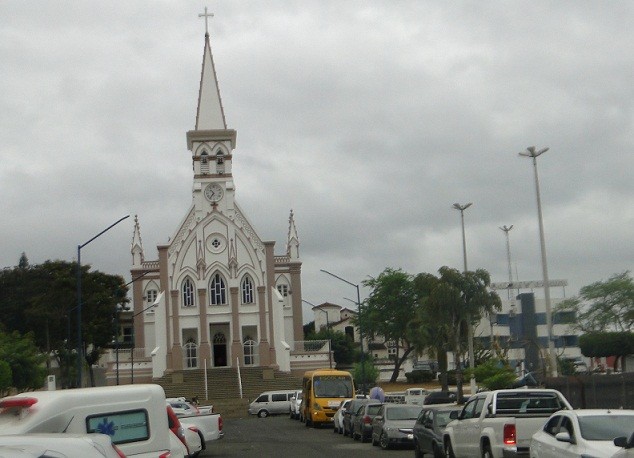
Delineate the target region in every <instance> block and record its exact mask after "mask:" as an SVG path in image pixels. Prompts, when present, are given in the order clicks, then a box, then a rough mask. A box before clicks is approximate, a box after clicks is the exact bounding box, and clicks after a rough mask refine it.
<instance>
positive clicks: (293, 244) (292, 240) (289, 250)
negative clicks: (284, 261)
mask: <svg viewBox="0 0 634 458" xmlns="http://www.w3.org/2000/svg"><path fill="white" fill-rule="evenodd" d="M286 254H287V255H288V256H289V257H290V258H291V259H299V236H298V235H297V227H295V217H294V215H293V210H291V214H290V216H289V217H288V240H287V242H286Z"/></svg>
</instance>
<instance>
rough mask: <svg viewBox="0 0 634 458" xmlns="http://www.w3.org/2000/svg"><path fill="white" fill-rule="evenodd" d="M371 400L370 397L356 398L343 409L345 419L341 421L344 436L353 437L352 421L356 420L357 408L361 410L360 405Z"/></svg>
mask: <svg viewBox="0 0 634 458" xmlns="http://www.w3.org/2000/svg"><path fill="white" fill-rule="evenodd" d="M370 401H371V400H370V399H356V398H355V399H353V400H352V402H351V403H350V404H348V407H346V408H345V410H344V411H343V421H342V422H341V423H342V428H343V435H344V436H350V437H352V422H353V421H354V417H355V415H356V413H357V410H359V407H361V406H362V405H364V404H367V403H369V402H370Z"/></svg>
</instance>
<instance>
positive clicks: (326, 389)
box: [313, 375, 353, 398]
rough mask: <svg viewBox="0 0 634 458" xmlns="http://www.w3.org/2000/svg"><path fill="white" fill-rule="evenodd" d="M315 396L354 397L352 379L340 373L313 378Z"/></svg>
mask: <svg viewBox="0 0 634 458" xmlns="http://www.w3.org/2000/svg"><path fill="white" fill-rule="evenodd" d="M313 387H314V388H315V396H316V397H318V398H349V397H352V395H353V392H352V379H351V378H350V377H346V376H340V375H322V376H316V377H315V378H314V379H313Z"/></svg>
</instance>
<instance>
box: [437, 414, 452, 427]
mask: <svg viewBox="0 0 634 458" xmlns="http://www.w3.org/2000/svg"><path fill="white" fill-rule="evenodd" d="M450 414H451V410H439V411H437V412H436V424H438V427H439V428H444V427H445V426H447V425H448V424H449V422H450V421H451V418H449V415H450Z"/></svg>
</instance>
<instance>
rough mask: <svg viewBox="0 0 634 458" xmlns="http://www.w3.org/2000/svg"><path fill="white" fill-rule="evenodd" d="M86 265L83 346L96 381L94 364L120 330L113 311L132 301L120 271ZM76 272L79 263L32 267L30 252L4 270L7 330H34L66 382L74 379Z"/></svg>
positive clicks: (0, 295) (0, 277)
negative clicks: (111, 271)
mask: <svg viewBox="0 0 634 458" xmlns="http://www.w3.org/2000/svg"><path fill="white" fill-rule="evenodd" d="M81 269H82V339H81V340H82V342H83V350H82V351H83V354H84V356H85V361H86V364H87V366H88V368H89V370H90V375H91V383H93V384H94V379H93V374H92V365H93V364H95V363H96V362H97V361H98V359H99V357H100V356H101V354H102V353H103V351H104V349H105V347H106V346H108V345H109V344H110V342H111V341H112V339H113V336H114V335H115V334H116V332H117V330H116V329H115V323H114V321H113V313H114V312H115V310H116V307H117V306H118V305H119V304H125V303H127V302H128V299H127V289H128V288H127V286H126V284H125V281H124V280H123V278H122V277H121V276H119V275H109V274H105V273H103V272H99V271H91V270H90V266H89V265H82V266H81ZM76 275H77V263H76V262H66V261H46V262H44V263H43V264H39V265H33V266H31V265H29V264H28V260H27V258H26V255H24V254H23V255H22V257H21V258H20V262H19V265H18V266H17V267H15V268H12V269H4V270H2V271H0V310H2V315H3V324H4V329H6V330H7V331H17V332H18V333H19V334H21V335H25V334H27V333H28V332H31V331H32V332H33V336H34V343H35V345H36V347H37V348H38V349H39V350H40V351H41V352H42V353H46V354H49V355H51V356H52V357H55V358H56V359H57V362H58V364H59V366H60V368H61V369H62V383H63V384H64V385H68V384H69V381H72V380H74V374H73V373H72V371H73V369H74V361H75V357H74V356H72V354H71V353H73V352H74V353H75V355H76V342H77V321H76V316H77V283H76V278H77V277H76ZM47 361H48V360H47Z"/></svg>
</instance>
